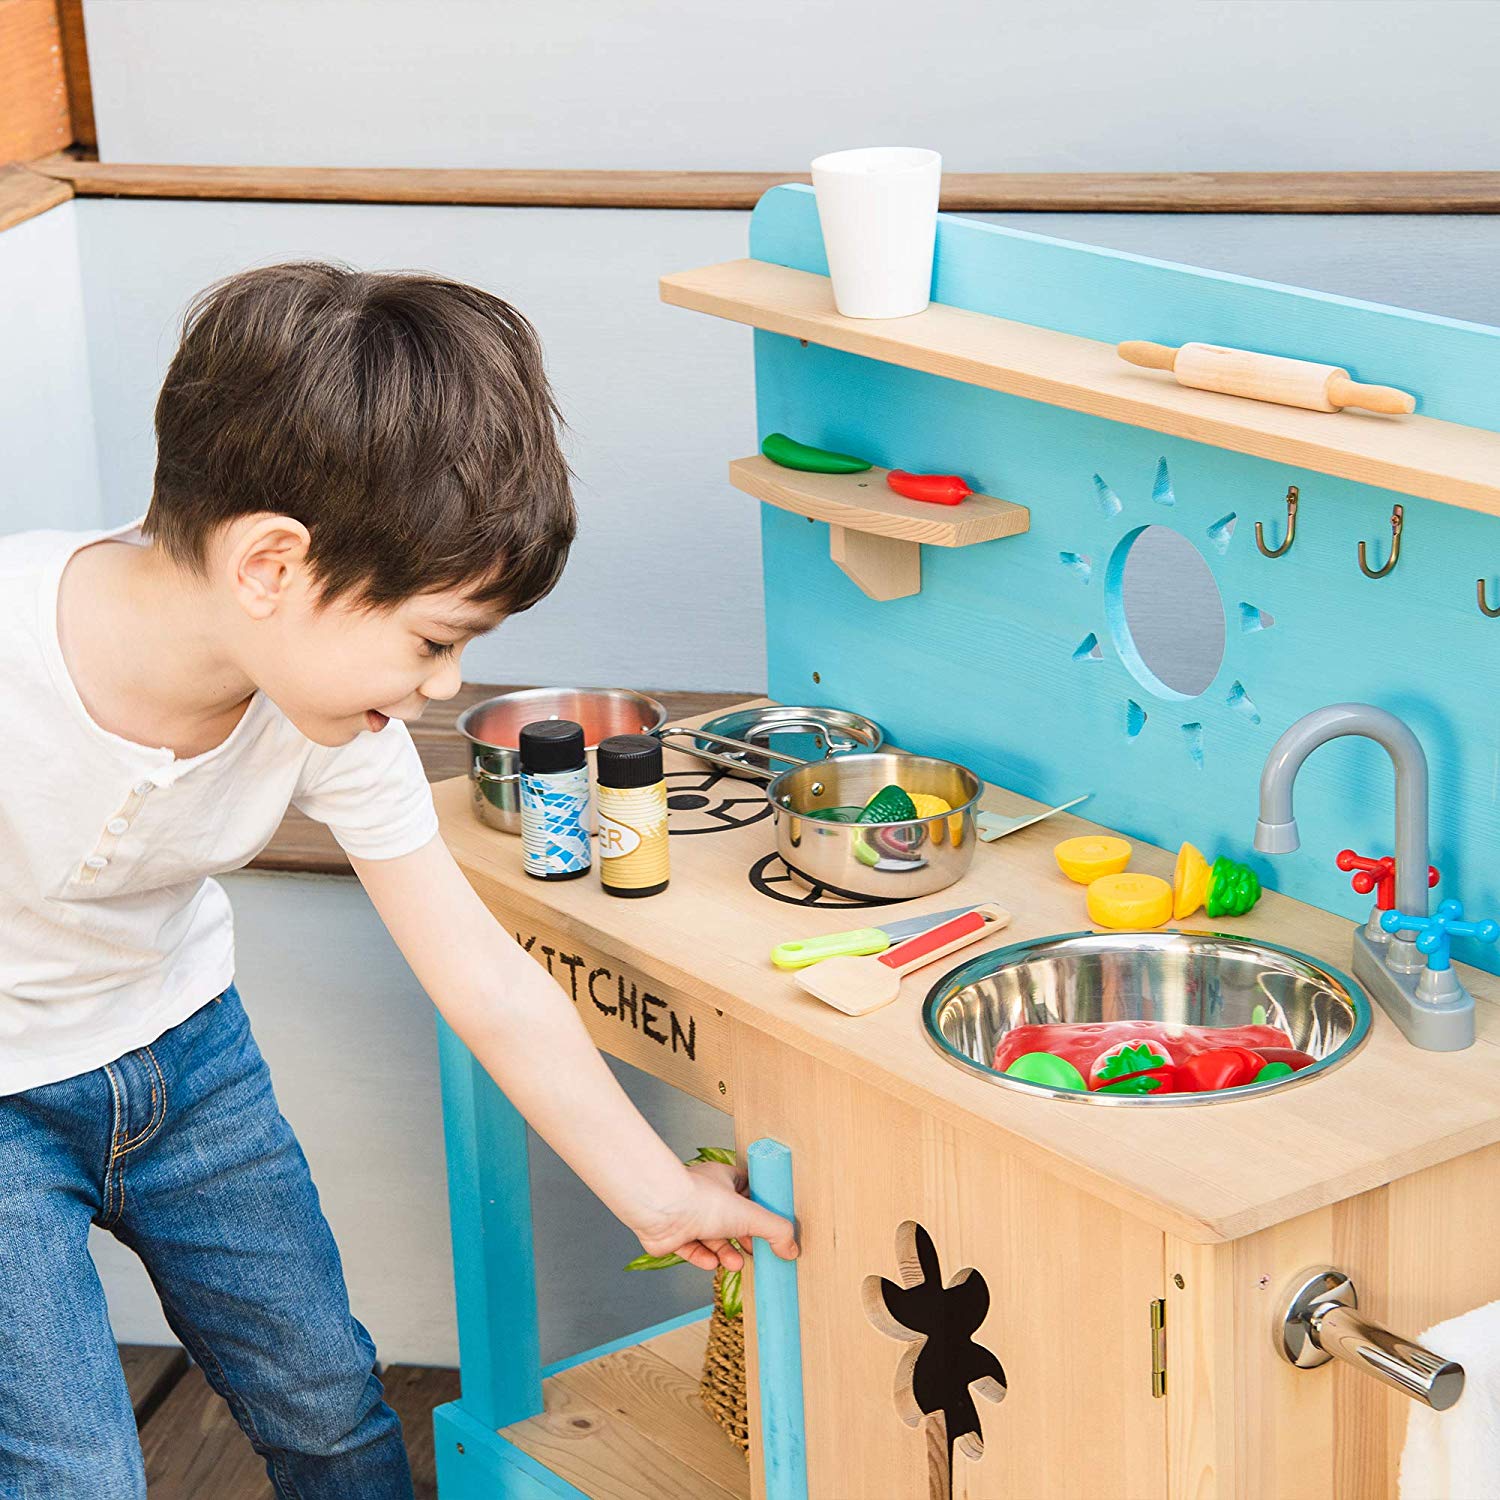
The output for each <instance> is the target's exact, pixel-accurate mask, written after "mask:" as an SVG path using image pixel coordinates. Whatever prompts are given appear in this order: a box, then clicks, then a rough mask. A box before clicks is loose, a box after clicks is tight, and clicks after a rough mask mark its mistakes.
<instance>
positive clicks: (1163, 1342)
mask: <svg viewBox="0 0 1500 1500" xmlns="http://www.w3.org/2000/svg"><path fill="white" fill-rule="evenodd" d="M1151 1394H1152V1395H1153V1396H1154V1397H1156V1399H1157V1400H1160V1399H1161V1398H1162V1397H1163V1396H1165V1395H1166V1394H1167V1299H1166V1298H1165V1297H1158V1298H1157V1299H1156V1300H1155V1301H1154V1302H1153V1303H1152V1304H1151Z"/></svg>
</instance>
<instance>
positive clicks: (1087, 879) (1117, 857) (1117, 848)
mask: <svg viewBox="0 0 1500 1500" xmlns="http://www.w3.org/2000/svg"><path fill="white" fill-rule="evenodd" d="M1052 853H1053V854H1054V856H1056V859H1057V867H1058V869H1060V870H1061V871H1062V872H1063V874H1064V875H1066V876H1067V877H1068V879H1069V880H1076V881H1077V882H1078V884H1079V885H1089V884H1090V883H1091V882H1093V881H1095V880H1098V879H1099V877H1100V876H1101V875H1118V874H1119V873H1120V871H1121V870H1123V869H1124V868H1125V866H1126V865H1128V864H1129V863H1130V845H1129V844H1127V843H1126V842H1125V840H1124V839H1117V838H1112V837H1111V836H1110V835H1109V834H1104V833H1089V834H1084V835H1083V836H1082V837H1081V838H1076V839H1064V840H1063V841H1062V843H1060V844H1058V845H1056V846H1055V847H1054V848H1053V850H1052Z"/></svg>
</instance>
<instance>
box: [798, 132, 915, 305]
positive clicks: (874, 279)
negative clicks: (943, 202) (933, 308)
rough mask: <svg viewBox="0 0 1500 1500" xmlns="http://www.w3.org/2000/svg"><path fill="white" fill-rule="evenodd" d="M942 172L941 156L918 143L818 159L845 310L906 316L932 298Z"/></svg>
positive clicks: (832, 269) (827, 243)
mask: <svg viewBox="0 0 1500 1500" xmlns="http://www.w3.org/2000/svg"><path fill="white" fill-rule="evenodd" d="M942 177H943V158H942V157H941V156H940V155H939V154H938V153H937V152H936V151H925V150H922V149H920V148H919V147H915V146H864V147H861V148H860V149H858V150H855V151H832V152H829V153H828V154H827V155H826V156H820V157H818V158H816V159H815V160H814V162H813V164H812V180H813V189H814V191H815V192H816V193H817V195H818V221H819V223H820V224H821V225H822V227H823V248H824V250H825V251H826V252H827V255H828V271H829V274H830V275H831V276H832V278H833V300H834V304H835V305H836V306H837V308H838V310H839V312H841V313H842V314H843V315H844V316H845V317H846V318H909V317H910V316H911V315H912V314H913V313H919V312H921V311H922V309H923V308H924V307H926V306H927V303H928V301H929V300H930V299H931V296H932V250H933V244H934V242H935V240H936V238H937V211H938V190H939V187H940V186H941V184H942Z"/></svg>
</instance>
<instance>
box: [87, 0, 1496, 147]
mask: <svg viewBox="0 0 1500 1500" xmlns="http://www.w3.org/2000/svg"><path fill="white" fill-rule="evenodd" d="M85 17H86V24H87V29H88V40H89V54H90V59H91V61H92V65H93V75H94V104H95V109H96V111H97V114H98V123H99V141H100V150H101V153H102V155H103V157H104V159H105V160H107V161H159V162H218V163H229V162H251V163H262V164H296V163H302V164H309V165H315V166H377V167H379V166H421V167H543V168H545V167H644V168H652V167H655V168H673V167H676V168H689V167H694V168H719V169H729V168H750V169H761V170H770V171H776V170H783V171H784V170H788V169H795V168H797V167H800V166H801V165H802V164H804V163H805V162H806V161H808V160H809V159H810V158H811V157H812V156H813V155H814V153H815V152H817V151H819V150H830V149H833V148H835V147H838V146H844V145H865V144H869V143H870V142H872V141H873V142H879V141H889V140H893V139H894V140H901V141H907V142H910V143H913V144H919V145H931V146H935V147H937V148H938V149H940V150H941V151H942V152H943V153H944V154H945V156H946V157H947V160H948V164H949V166H950V167H951V168H952V169H954V170H957V171H999V170H1012V171H1096V172H1107V171H1132V170H1135V171H1139V170H1145V169H1152V170H1168V171H1173V170H1188V169H1205V170H1214V171H1235V170H1278V169H1279V170H1297V169H1303V170H1305V169H1311V168H1331V167H1341V168H1368V169H1392V168H1399V167H1408V168H1434V167H1449V168H1457V167H1479V168H1488V167H1492V166H1493V165H1494V145H1495V129H1494V121H1495V118H1496V116H1495V109H1496V103H1495V91H1494V87H1493V77H1492V75H1493V59H1494V56H1495V53H1496V51H1497V48H1500V7H1496V6H1494V5H1479V4H1449V5H1434V4H1428V3H1423V0H1382V3H1379V4H1370V3H1367V0H1318V3H1310V0H1248V3H1247V0H1133V3H1131V4H1126V5H1121V4H1118V3H1115V0H1052V3H1050V4H1037V3H1035V0H1000V3H995V0H990V3H980V0H928V3H927V4H925V5H921V6H915V5H912V4H911V3H910V0H842V3H829V0H822V3H816V0H814V3H808V0H760V3H758V4H756V5H750V6H746V5H738V6H729V5H724V4H703V3H693V0H653V3H650V4H641V3H635V4H624V5H622V4H619V3H611V0H567V3H554V4H534V3H526V0H426V3H423V0H316V3H311V0H86V4H85Z"/></svg>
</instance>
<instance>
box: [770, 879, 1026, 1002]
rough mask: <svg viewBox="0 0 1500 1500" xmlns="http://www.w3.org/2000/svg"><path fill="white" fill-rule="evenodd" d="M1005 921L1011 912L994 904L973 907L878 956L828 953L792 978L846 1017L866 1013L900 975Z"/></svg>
mask: <svg viewBox="0 0 1500 1500" xmlns="http://www.w3.org/2000/svg"><path fill="white" fill-rule="evenodd" d="M1009 921H1010V913H1009V912H1008V911H1004V910H1002V909H1001V908H1000V907H998V906H976V907H975V908H974V909H973V910H972V911H967V912H965V913H964V914H963V915H962V916H961V917H954V918H953V919H952V920H951V921H947V922H944V923H943V924H942V926H940V927H933V928H929V929H928V931H926V932H921V933H918V934H917V936H916V937H913V938H908V939H907V940H906V941H905V942H904V943H898V944H897V945H896V946H895V947H894V948H888V949H887V950H886V951H885V952H884V953H882V954H880V955H879V956H878V957H865V958H852V957H848V958H827V959H824V960H823V962H822V963H820V964H814V965H812V967H811V968H807V969H799V970H798V971H797V974H796V980H797V983H798V984H800V985H801V986H802V988H803V989H805V990H806V991H807V992H808V994H810V995H816V996H817V997H818V999H819V1000H822V1001H823V1002H824V1003H825V1004H827V1005H831V1006H833V1008H834V1009H835V1010H841V1011H843V1012H844V1014H845V1015H847V1016H863V1015H867V1014H868V1013H869V1012H870V1011H872V1010H879V1009H880V1007H881V1006H882V1005H889V1004H890V1003H891V1001H892V1000H894V999H895V998H896V996H897V995H899V994H900V993H901V979H902V976H903V975H905V974H910V973H911V972H912V970H913V969H920V968H921V967H922V965H923V964H930V963H931V962H932V961H933V960H934V959H938V958H941V957H942V956H943V955H944V954H945V953H952V952H953V951H954V950H955V949H958V948H965V947H967V946H968V945H969V944H970V943H977V942H978V941H979V940H980V939H981V938H983V937H987V936H988V935H989V934H990V933H992V932H998V931H999V930H1000V929H1001V928H1002V927H1004V926H1005V925H1006V924H1007V923H1008V922H1009Z"/></svg>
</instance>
